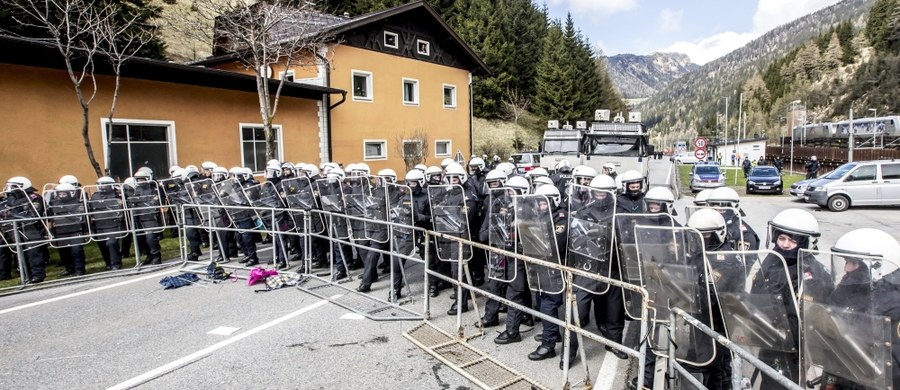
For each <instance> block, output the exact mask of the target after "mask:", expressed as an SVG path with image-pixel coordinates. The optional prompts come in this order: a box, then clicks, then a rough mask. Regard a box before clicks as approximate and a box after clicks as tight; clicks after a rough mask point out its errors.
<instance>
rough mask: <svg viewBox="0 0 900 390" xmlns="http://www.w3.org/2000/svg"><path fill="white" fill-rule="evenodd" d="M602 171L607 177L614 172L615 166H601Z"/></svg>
mask: <svg viewBox="0 0 900 390" xmlns="http://www.w3.org/2000/svg"><path fill="white" fill-rule="evenodd" d="M603 169H604V170H605V171H606V174H607V175H611V174H613V173H615V172H616V164H613V163H606V164H603Z"/></svg>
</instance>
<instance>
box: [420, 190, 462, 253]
mask: <svg viewBox="0 0 900 390" xmlns="http://www.w3.org/2000/svg"><path fill="white" fill-rule="evenodd" d="M427 189H428V202H429V204H430V205H431V221H432V223H433V224H434V231H435V232H438V233H444V234H448V235H452V236H456V237H459V238H462V239H464V240H469V239H471V238H470V236H469V215H468V210H467V207H466V196H465V190H463V188H462V187H461V186H459V185H431V186H428V188H427ZM435 242H436V245H437V255H438V259H440V260H442V261H458V260H459V259H460V258H462V260H463V261H468V260H470V259H472V247H471V246H469V245H462V252H461V253H460V250H459V248H460V244H459V242H457V241H455V240H451V239H448V238H443V237H435Z"/></svg>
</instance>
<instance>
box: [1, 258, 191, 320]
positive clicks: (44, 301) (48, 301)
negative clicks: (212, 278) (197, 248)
mask: <svg viewBox="0 0 900 390" xmlns="http://www.w3.org/2000/svg"><path fill="white" fill-rule="evenodd" d="M178 271H180V270H178V269H174V270H169V271H163V272H157V273H154V274H150V275H147V276H142V277H140V278H135V279H129V280H126V281H124V282H119V283H113V284H109V285H106V286H101V287H97V288H92V289H90V290H84V291H79V292H76V293H71V294H68V295H62V296H58V297H54V298H50V299H45V300H43V301H37V302H31V303H26V304H24V305H19V306H13V307H10V308H8V309H3V310H0V315H2V314H6V313H12V312H14V311H18V310H22V309H28V308H31V307H35V306H41V305H45V304H48V303H53V302H57V301H62V300H66V299H69V298H75V297H80V296H82V295H87V294H91V293H95V292H98V291H103V290H108V289H111V288H116V287H121V286H124V285H126V284H131V283H136V282H140V281H143V280H147V279H153V278H158V277H160V276H162V275H165V274H171V273H175V272H178Z"/></svg>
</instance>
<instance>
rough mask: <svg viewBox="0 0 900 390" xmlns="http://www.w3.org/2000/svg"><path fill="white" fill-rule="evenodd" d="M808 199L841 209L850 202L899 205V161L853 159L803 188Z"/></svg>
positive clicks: (863, 204)
mask: <svg viewBox="0 0 900 390" xmlns="http://www.w3.org/2000/svg"><path fill="white" fill-rule="evenodd" d="M806 195H807V196H808V197H809V198H808V200H807V201H808V202H810V203H815V204H818V205H819V206H820V207H828V209H829V210H831V211H844V210H846V209H848V208H850V206H893V205H898V206H900V161H896V160H877V161H857V162H852V163H846V164H844V165H841V166H839V167H838V168H837V169H835V170H834V171H832V172H831V173H829V174H827V175H825V176H823V177H822V178H820V179H819V180H817V181H815V182H812V183H810V184H809V186H808V187H807V188H806Z"/></svg>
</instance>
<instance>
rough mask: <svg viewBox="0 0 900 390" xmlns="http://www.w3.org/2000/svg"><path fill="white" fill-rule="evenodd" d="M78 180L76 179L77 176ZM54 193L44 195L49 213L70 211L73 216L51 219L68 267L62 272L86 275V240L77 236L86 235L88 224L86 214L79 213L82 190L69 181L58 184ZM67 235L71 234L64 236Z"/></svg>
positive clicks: (55, 243) (61, 253)
mask: <svg viewBox="0 0 900 390" xmlns="http://www.w3.org/2000/svg"><path fill="white" fill-rule="evenodd" d="M75 182H76V183H77V180H76V181H75ZM51 194H52V196H49V197H47V198H45V199H46V200H47V201H48V204H47V206H48V207H47V208H46V210H47V216H48V217H50V216H57V215H59V216H64V215H71V217H70V218H62V219H60V220H56V219H51V221H52V227H51V229H52V230H51V231H52V233H53V236H54V238H59V239H57V240H55V242H54V245H57V252H58V253H59V259H60V261H61V262H62V264H63V266H64V267H65V268H66V270H65V272H63V273H62V274H61V275H60V276H71V275H75V276H81V275H84V274H85V258H84V243H86V242H87V240H85V239H83V238H79V237H78V236H84V235H85V234H86V233H87V229H86V227H87V226H86V225H85V224H84V221H83V217H82V216H79V215H77V214H80V213H83V212H84V203H83V199H82V197H81V190H80V189H79V188H76V187H75V186H74V185H72V184H70V183H69V182H66V183H61V184H59V185H57V186H56V188H54V189H53V191H52V193H51ZM66 219H69V220H66ZM78 220H80V221H78ZM66 237H70V238H69V239H65V238H66Z"/></svg>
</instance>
